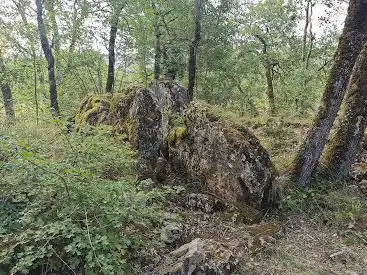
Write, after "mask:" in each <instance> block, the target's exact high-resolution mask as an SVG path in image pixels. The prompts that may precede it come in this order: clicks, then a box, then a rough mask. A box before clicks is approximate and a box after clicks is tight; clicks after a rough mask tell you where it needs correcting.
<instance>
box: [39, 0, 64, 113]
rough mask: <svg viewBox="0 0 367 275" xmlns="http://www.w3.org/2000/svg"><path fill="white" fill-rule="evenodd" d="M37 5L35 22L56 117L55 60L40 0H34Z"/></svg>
mask: <svg viewBox="0 0 367 275" xmlns="http://www.w3.org/2000/svg"><path fill="white" fill-rule="evenodd" d="M36 6H37V23H38V31H39V33H40V38H41V45H42V50H43V53H44V54H45V57H46V59H47V63H48V81H49V85H50V101H51V104H50V108H51V113H52V115H53V116H56V117H58V116H59V115H60V109H59V103H58V99H57V88H56V78H55V60H54V57H53V55H52V50H51V47H50V43H49V42H48V39H47V36H46V28H45V24H44V22H43V16H42V10H43V8H42V0H36Z"/></svg>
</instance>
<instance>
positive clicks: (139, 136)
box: [129, 89, 162, 179]
mask: <svg viewBox="0 0 367 275" xmlns="http://www.w3.org/2000/svg"><path fill="white" fill-rule="evenodd" d="M129 116H130V118H131V119H133V120H134V121H135V137H133V138H132V140H133V141H132V142H133V143H134V144H136V148H137V150H138V152H139V160H138V165H139V167H138V168H139V174H140V175H139V178H141V179H146V178H152V177H153V175H154V171H155V168H156V162H157V159H158V157H159V156H160V147H161V144H162V131H161V127H162V113H161V109H160V108H159V105H158V100H157V97H156V96H155V95H154V94H153V92H152V91H151V90H149V89H140V90H139V91H138V92H137V93H136V96H135V99H134V102H133V105H132V107H131V110H130V114H129Z"/></svg>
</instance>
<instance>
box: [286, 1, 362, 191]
mask: <svg viewBox="0 0 367 275" xmlns="http://www.w3.org/2000/svg"><path fill="white" fill-rule="evenodd" d="M366 34H367V0H351V1H350V3H349V9H348V15H347V18H346V21H345V25H344V30H343V34H342V36H341V37H340V40H339V45H338V49H337V52H336V54H335V60H334V64H333V67H332V69H331V72H330V75H329V79H328V81H327V85H326V88H325V91H324V95H323V98H322V102H321V106H320V108H319V111H318V114H317V117H316V119H315V122H314V124H313V127H312V128H311V129H310V131H309V132H308V134H307V137H306V140H305V141H304V143H303V145H302V147H301V149H300V151H299V153H298V155H297V157H296V159H295V165H294V171H293V175H294V180H295V181H296V182H297V183H298V184H299V185H301V186H306V185H307V184H308V183H309V182H310V180H311V175H312V172H313V170H314V169H315V166H316V165H317V163H318V160H319V158H320V155H321V153H322V151H323V149H324V147H325V144H326V142H327V138H328V136H329V133H330V129H331V127H332V125H333V123H334V120H335V117H336V115H337V113H338V110H339V108H340V105H341V102H342V100H343V97H344V94H345V90H346V86H347V84H348V81H349V77H350V75H351V72H352V69H353V65H354V63H355V61H356V58H357V56H358V54H359V52H360V51H361V48H362V45H363V43H364V41H366Z"/></svg>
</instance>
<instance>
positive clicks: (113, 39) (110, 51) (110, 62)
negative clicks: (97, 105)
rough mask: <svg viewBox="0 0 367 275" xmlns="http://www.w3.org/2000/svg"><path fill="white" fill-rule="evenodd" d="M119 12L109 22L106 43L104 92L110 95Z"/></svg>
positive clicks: (113, 79)
mask: <svg viewBox="0 0 367 275" xmlns="http://www.w3.org/2000/svg"><path fill="white" fill-rule="evenodd" d="M119 17H120V10H118V11H115V12H114V14H113V17H112V20H111V29H110V41H109V43H108V73H107V83H106V92H107V93H112V92H113V87H114V84H115V59H116V57H115V44H116V36H117V26H118V23H119Z"/></svg>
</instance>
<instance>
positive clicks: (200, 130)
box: [169, 104, 276, 208]
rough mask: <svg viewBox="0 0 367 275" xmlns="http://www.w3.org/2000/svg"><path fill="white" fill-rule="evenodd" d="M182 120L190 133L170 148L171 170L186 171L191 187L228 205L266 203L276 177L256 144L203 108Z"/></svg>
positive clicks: (244, 132) (192, 109) (196, 107)
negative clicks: (212, 195)
mask: <svg viewBox="0 0 367 275" xmlns="http://www.w3.org/2000/svg"><path fill="white" fill-rule="evenodd" d="M183 116H184V118H185V123H186V127H187V130H186V134H185V136H184V137H183V138H181V139H180V140H177V141H176V142H175V143H170V145H169V157H170V160H169V162H170V165H171V168H172V169H173V170H174V171H176V172H177V173H182V172H184V173H183V175H182V176H183V177H184V178H185V179H187V181H188V183H189V185H190V186H192V187H194V188H195V187H196V188H197V189H199V190H201V191H206V192H207V193H210V194H214V195H215V196H216V197H218V198H220V199H222V200H224V201H226V202H228V203H232V204H235V205H242V204H247V205H250V206H252V207H255V208H259V207H261V206H262V205H263V204H266V203H267V202H268V196H269V195H270V190H271V188H272V183H273V180H274V177H275V175H276V172H275V170H274V167H273V165H272V163H271V161H270V158H269V155H268V154H267V152H266V151H265V149H263V147H262V146H261V145H260V142H259V141H258V139H257V138H256V137H255V136H253V135H252V134H251V133H250V132H248V131H247V130H246V129H244V128H242V129H237V128H236V126H234V125H232V124H231V123H230V122H228V121H223V120H222V119H220V118H219V117H215V116H213V115H212V113H210V110H209V109H208V107H206V106H204V107H203V106H201V105H200V104H193V105H192V106H190V107H189V108H188V109H187V110H186V111H185V112H184V114H183ZM195 185H196V186H195Z"/></svg>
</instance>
